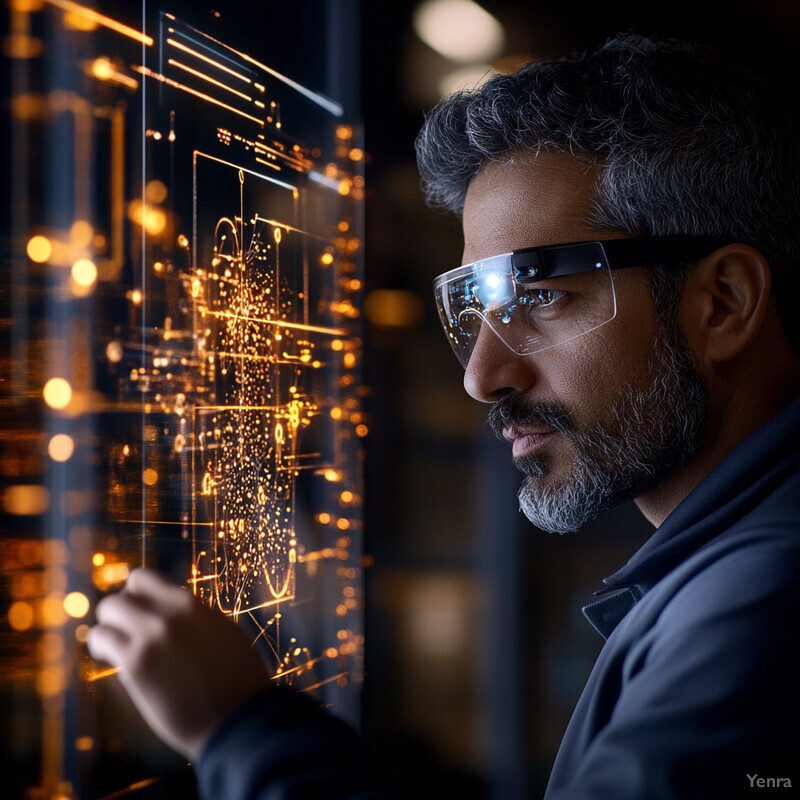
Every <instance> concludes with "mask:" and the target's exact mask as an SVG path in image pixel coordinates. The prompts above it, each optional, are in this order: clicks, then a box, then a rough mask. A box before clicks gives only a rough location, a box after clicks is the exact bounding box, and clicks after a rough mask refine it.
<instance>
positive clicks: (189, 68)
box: [167, 58, 253, 102]
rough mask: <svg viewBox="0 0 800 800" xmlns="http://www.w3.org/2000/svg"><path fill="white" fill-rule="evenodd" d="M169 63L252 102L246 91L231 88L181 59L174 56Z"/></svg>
mask: <svg viewBox="0 0 800 800" xmlns="http://www.w3.org/2000/svg"><path fill="white" fill-rule="evenodd" d="M167 64H171V65H172V66H173V67H178V69H182V70H184V71H185V72H188V73H189V74H190V75H194V76H195V77H196V78H200V79H201V80H204V81H208V83H211V84H213V85H214V86H219V87H220V89H225V91H226V92H230V93H231V94H235V95H236V96H237V97H242V98H244V99H245V100H247V101H248V102H252V101H253V98H252V97H248V96H247V95H246V94H245V93H244V92H239V91H237V90H236V89H231V87H230V86H226V85H225V84H224V83H222V82H221V81H218V80H216V79H215V78H211V77H210V76H208V75H204V74H203V73H202V72H200V71H199V70H196V69H192V68H191V67H187V66H186V64H181V62H180V61H176V60H175V59H174V58H170V59H169V60H168V61H167Z"/></svg>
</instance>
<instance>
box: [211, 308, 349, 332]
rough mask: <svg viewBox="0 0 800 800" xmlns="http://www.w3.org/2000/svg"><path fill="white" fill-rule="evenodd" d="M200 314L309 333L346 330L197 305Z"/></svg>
mask: <svg viewBox="0 0 800 800" xmlns="http://www.w3.org/2000/svg"><path fill="white" fill-rule="evenodd" d="M199 309H200V310H201V313H202V314H208V316H210V317H217V318H218V319H219V318H223V319H232V320H235V321H236V322H259V323H261V324H262V325H277V326H278V327H281V328H293V329H295V330H298V331H309V332H310V333H327V334H329V335H331V336H345V335H346V334H347V331H345V330H344V329H343V328H323V327H322V326H320V325H304V324H302V323H300V322H285V321H284V320H280V319H262V318H260V317H247V316H243V315H241V314H231V313H229V312H227V311H211V309H209V308H208V307H206V306H199Z"/></svg>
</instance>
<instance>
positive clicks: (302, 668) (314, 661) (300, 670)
mask: <svg viewBox="0 0 800 800" xmlns="http://www.w3.org/2000/svg"><path fill="white" fill-rule="evenodd" d="M320 661H322V656H317V658H312V659H311V660H310V661H307V662H306V663H305V664H298V665H297V666H296V667H292V668H291V669H287V670H286V671H285V672H280V673H278V674H277V675H273V676H272V680H273V681H277V680H280V679H281V678H282V677H283V676H284V675H293V674H294V673H295V672H297V673H299V674H302V673H303V672H305V671H306V670H307V669H311V667H313V666H314V665H315V664H319V662H320Z"/></svg>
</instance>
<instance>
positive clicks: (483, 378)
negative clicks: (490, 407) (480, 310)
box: [464, 323, 536, 403]
mask: <svg viewBox="0 0 800 800" xmlns="http://www.w3.org/2000/svg"><path fill="white" fill-rule="evenodd" d="M535 380H536V377H535V373H534V370H533V367H532V364H531V359H530V357H525V356H518V355H517V354H516V353H514V352H513V351H512V350H511V349H510V348H509V347H508V346H506V344H505V343H504V342H503V341H502V339H500V337H499V336H498V335H497V334H496V333H495V332H494V331H493V330H492V329H491V327H490V326H489V325H487V324H485V323H484V324H483V325H481V329H480V331H479V333H478V339H477V341H476V342H475V348H474V349H473V351H472V355H471V356H470V359H469V362H468V363H467V369H466V372H465V373H464V388H465V389H466V390H467V394H469V395H470V396H471V397H474V398H475V399H476V400H479V401H480V402H482V403H496V402H497V401H498V400H500V399H502V398H503V397H505V396H506V395H508V394H512V393H514V392H524V391H526V390H527V389H530V388H531V385H532V384H533V383H534V381H535Z"/></svg>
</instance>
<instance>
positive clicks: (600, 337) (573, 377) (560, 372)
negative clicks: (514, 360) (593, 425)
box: [540, 319, 653, 422]
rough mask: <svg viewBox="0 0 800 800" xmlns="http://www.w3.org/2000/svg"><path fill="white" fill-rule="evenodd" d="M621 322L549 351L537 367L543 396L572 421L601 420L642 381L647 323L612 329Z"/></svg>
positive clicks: (650, 340) (648, 335)
mask: <svg viewBox="0 0 800 800" xmlns="http://www.w3.org/2000/svg"><path fill="white" fill-rule="evenodd" d="M621 322H622V320H620V319H616V320H614V321H613V322H611V323H609V324H608V325H606V326H604V327H603V328H600V329H598V330H597V331H594V332H593V333H590V334H587V335H586V336H581V337H580V338H578V339H575V340H573V341H572V342H568V343H566V344H564V345H562V346H561V347H558V348H554V349H553V351H550V352H548V353H547V354H546V355H547V356H548V358H547V360H546V361H544V360H542V361H541V362H540V377H541V381H540V383H541V385H542V386H543V387H545V388H544V391H545V392H547V393H550V397H551V399H553V400H555V401H556V402H557V403H559V404H560V405H563V406H564V407H566V408H568V409H570V410H571V411H572V412H573V413H574V414H575V417H576V419H578V420H581V421H584V422H591V421H594V420H598V419H602V418H603V417H604V414H605V410H606V409H607V408H608V407H609V406H610V405H612V404H613V402H614V401H615V400H616V398H617V397H619V395H620V393H621V392H623V391H625V390H626V389H627V388H629V387H630V386H641V385H642V384H643V383H644V382H646V381H647V380H648V377H647V376H648V368H647V364H648V359H649V357H650V354H651V353H652V343H653V332H652V320H650V322H649V324H647V323H646V322H645V320H644V319H641V320H638V321H636V322H635V324H629V325H626V324H618V323H621ZM631 322H633V321H631ZM542 355H543V356H544V355H545V354H542Z"/></svg>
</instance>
